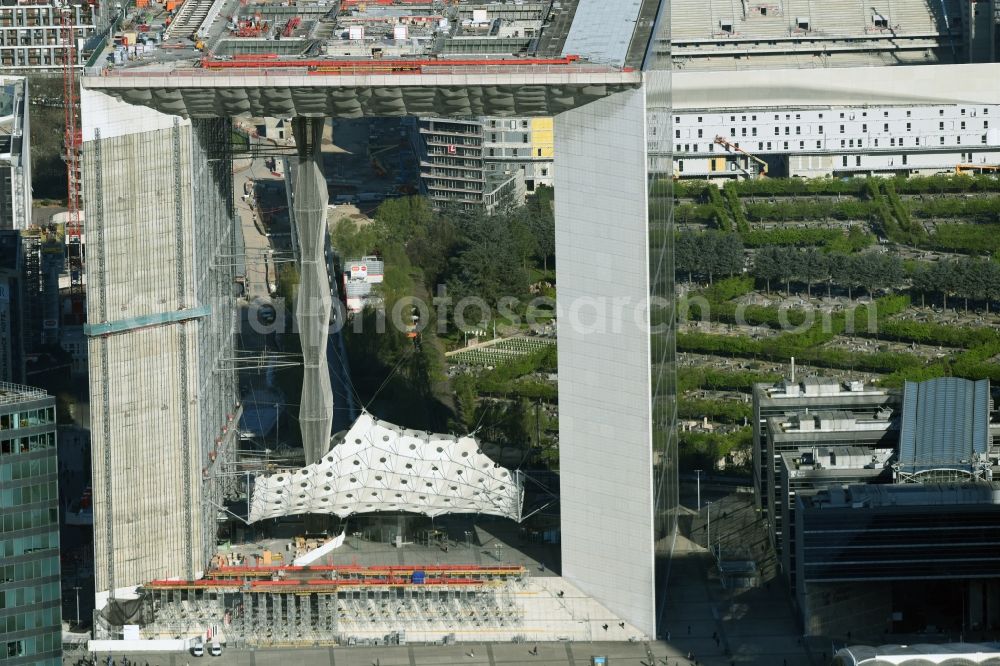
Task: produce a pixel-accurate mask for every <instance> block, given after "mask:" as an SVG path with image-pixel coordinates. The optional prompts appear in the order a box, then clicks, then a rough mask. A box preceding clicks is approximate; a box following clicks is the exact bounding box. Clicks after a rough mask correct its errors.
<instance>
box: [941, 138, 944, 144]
mask: <svg viewBox="0 0 1000 666" xmlns="http://www.w3.org/2000/svg"><path fill="white" fill-rule="evenodd" d="M941 145H942V146H943V145H944V137H941Z"/></svg>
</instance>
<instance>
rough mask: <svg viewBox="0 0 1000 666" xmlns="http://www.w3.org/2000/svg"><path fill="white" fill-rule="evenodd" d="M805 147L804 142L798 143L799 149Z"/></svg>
mask: <svg viewBox="0 0 1000 666" xmlns="http://www.w3.org/2000/svg"><path fill="white" fill-rule="evenodd" d="M805 147H806V142H805V141H799V148H800V149H802V148H805Z"/></svg>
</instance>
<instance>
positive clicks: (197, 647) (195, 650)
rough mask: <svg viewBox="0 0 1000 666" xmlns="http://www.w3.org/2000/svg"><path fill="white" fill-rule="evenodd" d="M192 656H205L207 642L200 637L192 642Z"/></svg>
mask: <svg viewBox="0 0 1000 666" xmlns="http://www.w3.org/2000/svg"><path fill="white" fill-rule="evenodd" d="M191 655H192V656H195V657H204V656H205V642H204V641H203V640H202V639H201V637H200V636H199V637H198V638H195V639H194V640H193V641H192V642H191Z"/></svg>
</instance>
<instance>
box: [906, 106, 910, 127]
mask: <svg viewBox="0 0 1000 666" xmlns="http://www.w3.org/2000/svg"><path fill="white" fill-rule="evenodd" d="M907 113H909V111H907ZM906 131H907V132H909V131H910V123H906Z"/></svg>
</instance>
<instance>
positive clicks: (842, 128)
mask: <svg viewBox="0 0 1000 666" xmlns="http://www.w3.org/2000/svg"><path fill="white" fill-rule="evenodd" d="M840 133H841V134H843V133H844V126H843V125H841V126H840Z"/></svg>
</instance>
